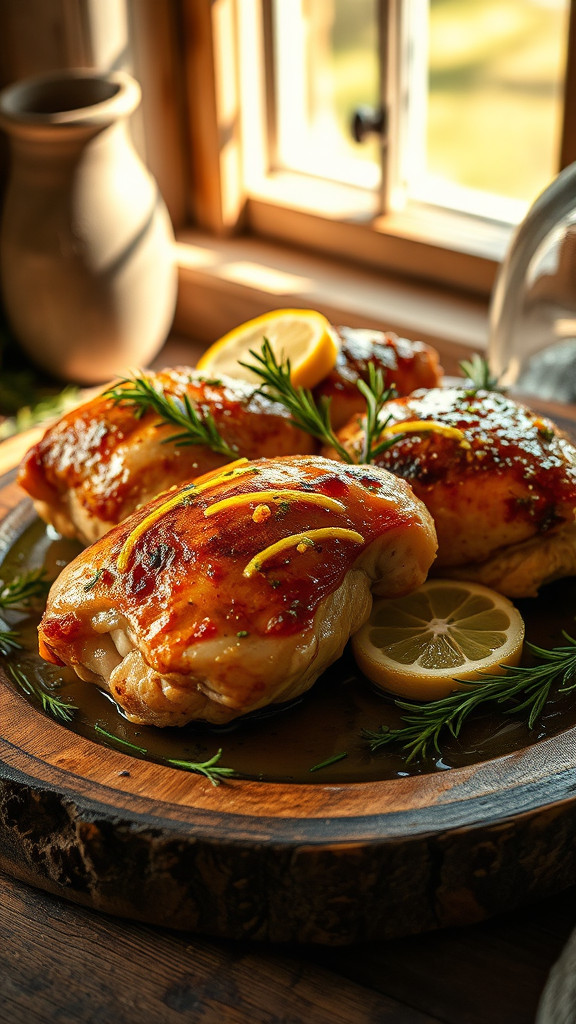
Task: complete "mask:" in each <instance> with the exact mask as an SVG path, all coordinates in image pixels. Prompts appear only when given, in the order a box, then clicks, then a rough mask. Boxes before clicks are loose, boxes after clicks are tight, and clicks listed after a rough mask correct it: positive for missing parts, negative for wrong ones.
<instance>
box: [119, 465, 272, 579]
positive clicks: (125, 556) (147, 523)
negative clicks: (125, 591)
mask: <svg viewBox="0 0 576 1024" xmlns="http://www.w3.org/2000/svg"><path fill="white" fill-rule="evenodd" d="M239 462H242V463H247V459H238V460H236V461H235V462H230V463H228V465H227V466H224V467H223V468H222V469H221V470H220V472H219V473H218V474H217V476H212V477H210V479H209V480H205V481H204V483H199V484H189V485H188V486H186V487H185V488H184V489H183V490H181V491H179V492H178V494H174V495H172V497H171V498H169V499H168V501H163V502H162V504H161V505H158V507H157V508H155V509H154V511H153V512H150V514H149V515H147V516H145V517H144V519H142V520H141V522H139V523H138V526H135V527H134V529H133V530H132V531H131V532H130V533H129V534H128V536H127V538H126V540H125V541H124V544H123V545H122V548H121V549H120V554H119V555H118V558H117V560H116V568H117V569H118V572H126V569H127V568H128V562H129V560H130V555H131V554H132V551H133V550H134V546H135V544H136V543H137V542H138V541H139V540H140V537H141V536H142V534H143V533H146V531H147V530H149V529H150V527H151V526H153V525H154V523H156V522H157V521H158V520H159V519H161V518H162V516H164V515H165V514H166V513H167V512H169V511H170V509H172V508H176V506H177V505H181V504H182V502H184V501H186V499H187V498H189V497H194V498H195V497H196V495H197V494H201V493H202V492H203V491H207V490H209V489H210V488H211V487H216V486H217V485H218V484H221V483H225V482H228V481H229V480H235V479H236V477H239V476H243V475H244V473H257V472H258V470H257V469H256V468H255V467H254V466H250V465H245V464H243V465H238V463H239Z"/></svg>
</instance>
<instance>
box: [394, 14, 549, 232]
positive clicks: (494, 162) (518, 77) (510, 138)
mask: <svg viewBox="0 0 576 1024" xmlns="http://www.w3.org/2000/svg"><path fill="white" fill-rule="evenodd" d="M422 13H423V15H424V19H425V17H426V12H425V11H422ZM567 23H568V0H429V25H428V32H429V36H428V75H427V80H428V96H427V105H426V104H424V105H421V107H420V111H419V115H418V116H419V117H420V118H422V110H424V118H425V122H426V123H425V124H423V123H422V121H421V123H420V126H419V131H420V132H421V135H422V140H423V145H422V148H421V152H422V150H424V160H420V161H419V160H418V153H417V151H413V154H412V156H413V160H412V164H411V168H410V162H409V161H408V160H407V161H406V163H405V165H404V166H405V168H406V176H407V185H408V193H409V194H412V195H417V196H419V197H420V198H424V199H428V200H430V201H433V202H439V203H441V204H442V205H452V206H455V207H457V208H464V209H466V208H468V209H470V210H471V211H472V212H480V213H482V212H485V213H486V214H487V215H492V216H500V217H501V218H502V219H506V220H510V221H514V220H517V219H519V217H520V216H521V215H522V212H523V209H524V208H525V206H526V205H527V204H528V203H529V202H531V201H532V200H533V199H534V198H535V197H536V196H537V195H538V193H539V192H541V191H542V189H543V188H544V187H545V186H546V185H547V184H548V183H549V181H550V180H551V179H552V178H553V177H554V175H555V173H556V171H557V169H558V153H559V139H560V129H561V118H562V88H563V81H564V60H565V57H564V50H565V40H566V36H567ZM417 81H418V77H417V69H415V75H414V76H413V77H412V82H413V83H416V82H417ZM426 106H427V109H426ZM412 131H413V133H414V131H415V129H414V127H413V128H412ZM412 137H413V136H412ZM486 194H489V195H488V196H487V195H486ZM495 197H498V201H497V200H496V199H495Z"/></svg>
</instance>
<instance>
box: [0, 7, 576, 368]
mask: <svg viewBox="0 0 576 1024" xmlns="http://www.w3.org/2000/svg"><path fill="white" fill-rule="evenodd" d="M400 2H401V0H387V3H388V4H389V5H392V7H394V6H395V5H397V4H399V3H400ZM267 3H268V0H161V2H160V0H49V2H47V0H27V5H26V6H27V14H28V17H30V15H31V13H32V14H33V21H34V30H35V38H44V42H43V44H42V45H43V49H42V48H41V50H40V51H39V52H38V53H35V54H34V58H35V62H36V63H35V66H31V62H30V54H29V48H28V49H27V48H26V45H25V40H24V36H22V37H21V38H20V37H19V36H18V33H17V30H16V28H15V26H16V27H17V26H18V19H19V16H20V12H21V11H22V5H21V2H20V0H5V2H4V5H3V10H2V11H0V67H1V66H2V60H3V59H4V67H5V69H7V74H8V80H13V79H14V78H17V77H23V76H24V75H25V74H31V73H34V72H36V71H37V72H42V71H44V70H46V69H47V67H55V66H79V65H80V64H82V65H84V66H97V67H103V68H109V67H110V66H111V65H110V61H111V56H110V32H111V31H112V29H113V31H114V32H115V33H116V35H117V37H118V38H117V40H116V42H117V46H116V50H117V55H116V57H115V64H114V66H117V67H118V66H123V67H126V68H127V70H131V71H133V72H134V74H135V75H136V77H137V78H138V79H139V80H140V82H141V84H142V89H143V104H142V110H141V112H140V115H139V116H140V123H139V125H138V124H137V125H136V134H137V136H138V138H139V139H140V145H141V148H142V150H143V152H144V155H145V157H146V159H147V161H148V164H149V166H150V169H151V171H152V173H153V174H154V175H155V177H156V179H157V181H158V183H159V186H160V189H161V191H162V193H163V195H164V198H165V200H166V202H167V205H168V208H169V210H170V214H171V216H172V220H173V223H174V227H175V231H176V236H177V258H178V263H179V268H180V289H179V301H178V309H177V315H176V321H175V329H176V330H177V331H178V332H180V333H181V334H183V335H185V336H188V337H190V338H192V339H195V340H196V341H198V342H200V344H206V343H208V342H210V341H211V340H213V339H214V338H215V337H217V336H218V335H219V334H221V333H224V331H225V330H228V329H229V328H230V327H232V326H234V324H235V323H238V322H240V321H241V320H243V319H248V318H249V317H250V316H252V315H255V314H256V313H259V312H262V311H263V310H264V309H271V308H275V307H278V306H281V305H292V306H294V305H302V306H316V307H318V308H321V309H322V310H323V311H325V312H326V313H327V314H328V315H330V316H331V317H332V318H333V319H335V320H337V321H338V322H340V323H349V324H350V325H352V326H354V325H358V326H373V327H375V328H381V329H386V328H388V329H393V330H397V331H398V332H400V333H404V334H406V335H407V336H409V337H416V336H419V337H422V338H424V339H425V340H430V341H432V342H433V343H435V344H437V345H438V347H439V348H440V349H441V350H442V354H443V361H444V364H445V367H446V368H447V370H448V372H451V371H452V370H453V368H454V367H455V366H456V365H457V361H458V358H460V357H461V356H462V355H465V354H466V353H467V351H469V350H470V349H474V350H482V349H483V348H484V347H485V345H486V340H487V336H488V327H489V323H488V321H489V299H490V294H491V291H492V289H493V286H494V282H495V279H496V276H497V273H498V270H499V266H500V261H501V259H502V257H503V255H504V253H505V251H506V247H507V245H508V242H509V231H506V230H505V229H503V228H502V227H501V226H499V225H496V224H486V225H485V226H484V227H483V228H482V230H481V231H477V232H476V233H475V235H474V245H473V248H472V247H471V244H470V232H469V221H467V218H463V217H461V216H460V215H457V214H453V213H447V214H440V213H438V212H437V211H430V210H429V211H420V212H419V215H418V216H415V215H414V214H412V213H408V214H389V215H385V216H373V217H372V218H368V219H366V220H364V221H362V222H360V221H358V220H354V219H350V220H349V221H348V222H345V221H342V220H341V219H340V218H339V216H337V215H336V214H335V213H334V211H335V210H342V209H343V208H346V204H347V203H348V204H350V200H352V205H353V204H354V203H356V205H357V195H353V194H352V192H353V190H347V189H346V188H344V187H343V186H336V185H335V186H327V185H322V187H321V188H319V187H318V186H317V187H316V189H314V187H313V184H314V183H313V182H309V183H308V184H309V186H310V187H309V197H310V198H309V202H308V206H307V207H306V206H304V205H303V204H302V203H301V202H300V201H298V202H297V201H296V198H295V193H296V190H297V186H300V185H301V184H302V180H301V177H300V178H297V177H296V176H290V175H286V174H283V175H281V174H272V175H270V174H268V175H267V174H266V173H263V174H260V178H259V180H258V181H257V182H256V184H255V183H254V180H253V176H252V178H251V176H250V174H249V173H248V172H247V167H246V160H245V154H246V152H247V151H249V152H250V154H251V155H252V156H254V154H256V156H257V158H258V160H259V161H260V166H261V167H263V168H264V170H266V168H265V157H264V153H263V152H261V151H259V141H258V131H256V132H255V133H253V134H250V130H249V126H248V125H247V124H246V122H245V119H244V118H243V116H242V115H243V110H242V100H243V97H242V84H241V76H240V73H239V66H238V37H239V33H242V32H243V31H245V25H246V11H247V10H248V11H249V15H250V18H251V19H252V23H253V29H254V31H255V32H256V33H262V32H264V31H266V30H267V28H266V16H267ZM30 6H32V7H34V11H33V12H31V11H30ZM103 6H104V7H105V8H106V11H105V13H106V28H107V33H106V34H103V33H102V31H101V28H102V18H103V16H104V10H103ZM575 12H576V0H571V16H570V28H569V37H568V53H569V60H568V67H567V74H566V89H565V104H564V122H563V132H562V148H561V153H560V156H559V163H558V169H560V168H561V167H563V166H565V165H567V164H568V163H570V162H572V161H573V160H575V159H576V14H575ZM240 13H242V18H241V17H240ZM392 13H393V15H394V11H393V12H392ZM111 16H112V17H111ZM6 19H8V22H9V28H10V31H9V32H7V31H4V32H3V31H2V30H3V28H5V22H6ZM3 22H4V24H3ZM43 22H44V25H43ZM55 24H58V26H59V29H60V34H59V35H58V40H59V41H58V47H57V52H56V51H54V49H53V50H52V51H51V50H50V43H51V40H55V39H56V35H55V33H54V25H55ZM44 30H45V31H44ZM122 32H125V33H126V38H125V39H123V37H122ZM3 40H4V43H3ZM55 45H56V44H55V43H54V46H55ZM243 45H246V41H245V40H243ZM42 62H44V65H45V66H43V64H42ZM260 74H261V79H260V83H259V85H258V88H259V89H260V92H261V93H262V92H263V91H264V89H265V88H266V85H268V88H269V87H270V81H269V69H268V68H266V67H262V68H261V70H260ZM267 75H268V81H267V77H266V76H267ZM260 116H261V117H263V118H264V119H265V118H266V111H265V108H264V107H263V109H262V111H261V113H260ZM261 127H263V128H264V129H266V124H264V125H263V126H261ZM291 195H294V198H293V199H291V198H290V196H291ZM438 238H441V239H442V244H439V242H438Z"/></svg>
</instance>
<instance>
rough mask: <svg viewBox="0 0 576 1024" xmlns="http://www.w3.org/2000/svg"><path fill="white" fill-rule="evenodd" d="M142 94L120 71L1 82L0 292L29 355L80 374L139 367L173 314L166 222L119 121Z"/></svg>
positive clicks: (77, 377) (88, 378) (56, 371)
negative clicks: (4, 150)
mask: <svg viewBox="0 0 576 1024" xmlns="http://www.w3.org/2000/svg"><path fill="white" fill-rule="evenodd" d="M139 102H140V87H139V85H138V83H137V82H136V81H135V80H134V79H133V78H131V77H130V76H129V75H127V74H125V73H123V72H113V73H110V74H101V73H99V72H94V71H84V70H74V71H64V72H58V73H54V74H52V75H50V76H43V77H41V78H34V79H28V80H25V81H21V82H17V83H16V84H14V85H11V86H9V87H8V88H7V89H4V90H3V92H1V93H0V126H1V127H2V128H4V129H5V131H6V132H7V133H8V137H9V143H10V174H9V179H8V185H7V191H6V196H5V201H4V210H3V216H2V221H1V226H0V288H1V291H2V301H3V304H4V308H5V312H6V315H7V318H8V321H9V323H10V325H11V327H12V330H13V332H14V334H15V336H16V337H17V339H18V341H19V342H20V344H21V346H22V348H23V349H24V351H25V352H26V353H27V355H28V356H29V357H30V359H31V360H32V361H33V362H34V363H35V364H36V365H37V366H39V367H41V368H42V369H43V370H46V371H48V372H49V373H50V374H51V375H53V376H56V377H58V378H61V379H63V380H68V381H74V382H76V383H79V384H98V383H101V382H104V381H108V380H109V379H110V378H112V377H114V376H116V375H118V374H123V373H127V372H129V371H130V370H134V369H135V368H136V367H142V366H145V365H146V364H147V363H148V361H149V360H150V359H152V357H153V356H154V355H155V354H156V353H157V352H158V351H159V350H160V348H161V347H162V345H163V343H164V341H165V339H166V336H167V334H168V331H169V329H170V326H171V323H172V318H173V315H174V307H175V302H176V267H175V262H174V244H173V243H174V238H173V233H172V226H171V223H170V219H169V216H168V213H167V210H166V207H165V205H164V202H163V200H162V198H161V196H160V194H159V192H158V188H157V185H156V183H155V181H154V179H153V178H152V177H151V175H150V174H149V172H148V171H147V169H146V168H145V166H144V164H143V163H142V161H141V160H140V158H139V156H138V154H137V153H136V151H135V149H134V147H133V145H132V142H131V140H130V136H129V132H128V118H129V116H130V114H131V113H132V112H133V111H134V110H135V108H136V107H137V106H138V104H139Z"/></svg>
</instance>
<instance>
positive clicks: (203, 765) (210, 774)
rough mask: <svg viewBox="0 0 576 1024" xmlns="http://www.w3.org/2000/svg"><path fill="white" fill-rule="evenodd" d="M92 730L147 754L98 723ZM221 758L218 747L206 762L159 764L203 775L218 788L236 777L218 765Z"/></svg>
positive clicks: (165, 760)
mask: <svg viewBox="0 0 576 1024" xmlns="http://www.w3.org/2000/svg"><path fill="white" fill-rule="evenodd" d="M94 729H95V731H96V732H97V733H99V734H100V735H101V736H105V737H106V739H108V740H111V741H112V742H113V743H119V744H120V746H122V747H126V748H127V749H128V750H132V751H134V752H135V753H137V754H144V755H147V754H148V751H147V749H146V747H139V746H137V745H136V744H135V743H130V741H129V740H123V739H121V737H120V736H115V735H114V734H113V733H111V732H108V730H107V729H104V728H103V727H102V726H101V725H98V723H96V724H95V726H94ZM221 757H222V748H221V747H220V749H219V750H217V751H216V753H215V754H214V756H213V757H211V758H210V759H209V760H208V761H179V760H177V759H176V758H171V757H166V758H162V759H161V764H169V765H170V766H171V767H173V768H183V769H184V770H185V771H187V772H195V773H196V774H197V775H204V777H205V778H207V779H208V780H209V782H211V783H212V785H213V786H219V785H220V783H221V782H222V780H223V779H225V778H231V777H232V776H235V775H236V772H235V771H234V769H233V768H225V767H224V766H220V765H219V764H218V762H219V761H220V758H221Z"/></svg>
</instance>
